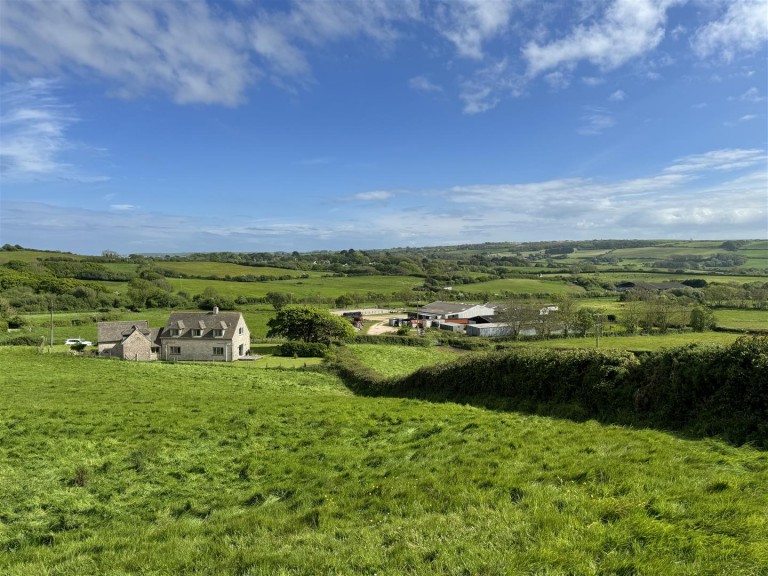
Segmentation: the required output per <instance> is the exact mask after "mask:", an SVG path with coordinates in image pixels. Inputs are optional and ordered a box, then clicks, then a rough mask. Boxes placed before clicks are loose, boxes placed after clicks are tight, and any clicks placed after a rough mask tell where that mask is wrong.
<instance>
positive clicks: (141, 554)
mask: <svg viewBox="0 0 768 576" xmlns="http://www.w3.org/2000/svg"><path fill="white" fill-rule="evenodd" d="M0 362H1V363H2V365H3V368H4V369H3V370H2V372H0V398H2V402H0V573H2V574H7V575H9V576H22V575H23V576H30V575H32V576H34V575H38V574H39V575H43V574H45V575H48V574H73V575H74V574H77V575H78V576H87V575H95V574H99V575H100V574H140V573H141V574H190V573H194V574H211V575H213V574H245V575H256V574H259V575H262V574H275V575H278V574H374V573H375V574H414V575H415V574H418V575H422V574H455V575H460V574H490V575H493V574H509V573H510V571H514V572H517V573H539V574H563V575H564V574H640V575H645V574H647V575H651V574H660V573H664V574H669V575H675V574H681V575H682V574H689V575H692V574H736V575H747V574H752V575H754V574H760V573H761V570H763V567H764V566H765V565H766V560H767V559H768V520H767V519H766V516H765V514H764V511H765V509H766V507H767V506H768V495H767V494H766V491H765V489H764V487H765V486H766V484H768V456H767V455H766V454H765V453H764V452H760V451H757V450H754V449H751V448H749V447H742V448H735V447H732V446H729V445H726V444H723V443H721V442H718V441H715V440H703V441H685V440H681V439H678V438H675V437H674V436H670V435H667V434H663V433H660V432H655V431H650V430H632V429H628V428H622V427H615V426H604V425H601V424H599V423H597V422H594V421H590V422H584V423H575V422H570V421H564V420H557V419H551V418H542V417H537V416H529V415H524V414H517V413H507V412H494V411H488V410H483V409H479V408H474V407H471V406H465V405H461V404H454V403H443V404H432V403H428V402H422V401H418V400H411V399H401V398H367V397H356V396H353V395H351V394H350V393H349V391H348V390H347V389H346V388H345V387H344V386H343V385H342V384H341V383H340V382H339V381H338V380H337V379H336V378H335V377H332V376H330V375H327V374H321V373H315V372H301V371H272V370H270V371H256V370H253V371H247V370H246V371H244V370H242V369H239V368H236V367H233V366H228V365H223V364H217V365H209V364H197V365H189V364H175V365H174V364H163V363H153V364H141V363H128V362H113V361H104V360H99V359H92V358H76V357H69V356H65V355H56V354H53V355H37V354H35V353H34V352H33V351H30V350H28V349H18V348H13V349H11V348H5V349H2V348H0Z"/></svg>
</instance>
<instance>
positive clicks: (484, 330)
mask: <svg viewBox="0 0 768 576" xmlns="http://www.w3.org/2000/svg"><path fill="white" fill-rule="evenodd" d="M466 332H467V336H509V335H510V334H511V333H512V329H511V328H510V327H509V325H508V324H504V323H501V322H491V323H489V324H467V329H466Z"/></svg>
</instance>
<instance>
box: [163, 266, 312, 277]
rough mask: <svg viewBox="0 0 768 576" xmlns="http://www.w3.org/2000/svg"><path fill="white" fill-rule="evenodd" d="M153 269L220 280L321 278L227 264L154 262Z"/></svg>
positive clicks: (293, 272) (291, 271) (295, 271)
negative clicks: (240, 278)
mask: <svg viewBox="0 0 768 576" xmlns="http://www.w3.org/2000/svg"><path fill="white" fill-rule="evenodd" d="M154 265H155V267H157V268H161V269H163V270H170V271H173V272H177V273H178V274H186V275H189V276H206V277H207V276H215V277H218V278H221V279H224V278H226V277H227V276H232V277H234V276H245V275H253V276H273V277H277V276H286V275H289V276H295V277H296V278H298V277H299V276H301V275H302V274H309V275H310V276H321V273H320V272H312V271H305V270H289V269H286V268H273V267H269V266H243V265H242V264H231V263H229V262H156V263H155V264H154Z"/></svg>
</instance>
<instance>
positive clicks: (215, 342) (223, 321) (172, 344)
mask: <svg viewBox="0 0 768 576" xmlns="http://www.w3.org/2000/svg"><path fill="white" fill-rule="evenodd" d="M98 338H99V341H98V346H99V354H102V355H105V356H112V357H116V358H121V359H123V360H139V361H149V360H158V359H161V360H194V361H205V362H232V361H234V360H238V359H241V358H244V357H246V356H247V354H248V352H249V350H250V341H251V334H250V331H249V330H248V326H246V324H245V319H244V318H243V315H242V314H241V313H240V312H219V310H218V308H214V309H213V311H212V312H174V313H172V314H171V316H170V318H169V319H168V322H167V324H166V325H165V327H164V328H161V329H159V330H156V329H152V330H150V329H149V328H148V326H147V322H146V321H144V320H142V321H138V322H99V324H98Z"/></svg>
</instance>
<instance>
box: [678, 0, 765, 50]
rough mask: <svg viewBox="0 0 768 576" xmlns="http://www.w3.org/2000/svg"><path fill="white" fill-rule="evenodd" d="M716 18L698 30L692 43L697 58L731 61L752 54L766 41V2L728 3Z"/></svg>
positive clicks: (761, 0) (744, 1)
mask: <svg viewBox="0 0 768 576" xmlns="http://www.w3.org/2000/svg"><path fill="white" fill-rule="evenodd" d="M723 6H724V7H725V10H724V11H723V12H722V13H721V14H720V17H719V18H718V19H717V20H715V21H713V22H710V23H708V24H706V25H705V26H703V27H702V28H700V29H699V30H698V31H697V32H696V34H695V35H694V37H693V39H692V46H693V49H694V51H695V52H696V53H697V54H698V55H699V56H700V57H703V58H705V57H709V56H713V55H714V56H716V57H717V58H721V59H723V60H725V61H731V60H733V58H734V57H735V56H736V55H737V54H739V53H741V52H753V51H755V50H757V49H758V48H759V47H760V46H762V45H763V43H764V42H765V41H766V40H768V18H767V17H766V14H768V0H731V1H730V2H726V3H724V4H723Z"/></svg>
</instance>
